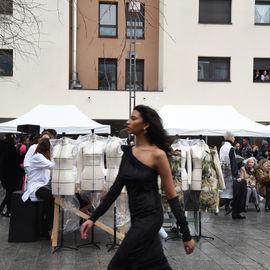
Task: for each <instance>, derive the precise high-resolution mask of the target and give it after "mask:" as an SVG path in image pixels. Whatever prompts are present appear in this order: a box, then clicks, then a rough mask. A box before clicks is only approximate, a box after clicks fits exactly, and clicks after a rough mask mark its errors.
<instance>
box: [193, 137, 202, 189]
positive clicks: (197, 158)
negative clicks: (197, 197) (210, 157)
mask: <svg viewBox="0 0 270 270" xmlns="http://www.w3.org/2000/svg"><path fill="white" fill-rule="evenodd" d="M191 156H192V165H193V171H192V179H191V190H201V185H202V161H203V159H204V157H205V149H204V142H203V141H200V142H198V143H197V144H195V145H192V146H191Z"/></svg>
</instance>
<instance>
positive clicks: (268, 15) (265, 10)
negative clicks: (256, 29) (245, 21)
mask: <svg viewBox="0 0 270 270" xmlns="http://www.w3.org/2000/svg"><path fill="white" fill-rule="evenodd" d="M255 24H270V2H269V1H255Z"/></svg>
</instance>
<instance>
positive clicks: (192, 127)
mask: <svg viewBox="0 0 270 270" xmlns="http://www.w3.org/2000/svg"><path fill="white" fill-rule="evenodd" d="M159 115H160V117H161V118H162V120H163V125H164V128H165V129H166V130H167V132H168V134H169V135H181V136H182V135H183V136H197V135H203V136H223V135H224V133H225V132H226V131H227V130H229V131H231V132H232V133H233V134H234V135H235V136H240V137H244V136H247V137H270V130H269V128H267V127H266V126H264V125H262V124H259V123H256V122H255V121H252V120H250V119H248V118H247V117H245V116H243V115H242V114H240V113H239V112H238V111H236V110H235V109H234V108H233V107H232V106H203V105H202V106H201V105H164V106H163V107H162V108H161V109H160V110H159Z"/></svg>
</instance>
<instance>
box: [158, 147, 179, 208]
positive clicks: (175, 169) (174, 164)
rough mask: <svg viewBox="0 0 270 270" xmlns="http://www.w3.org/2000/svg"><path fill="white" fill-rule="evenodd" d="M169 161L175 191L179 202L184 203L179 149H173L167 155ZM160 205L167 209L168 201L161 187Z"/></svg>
mask: <svg viewBox="0 0 270 270" xmlns="http://www.w3.org/2000/svg"><path fill="white" fill-rule="evenodd" d="M169 162H170V166H171V170H172V178H173V181H174V186H175V191H176V193H177V195H178V197H179V200H180V202H181V204H182V205H183V204H184V195H183V191H182V179H181V151H180V150H176V151H173V152H172V153H171V154H170V156H169ZM161 197H162V206H163V210H164V211H165V212H167V211H168V207H169V205H168V202H167V199H166V195H165V192H164V189H163V188H162V189H161Z"/></svg>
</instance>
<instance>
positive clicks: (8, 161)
mask: <svg viewBox="0 0 270 270" xmlns="http://www.w3.org/2000/svg"><path fill="white" fill-rule="evenodd" d="M1 148H2V149H1V158H0V179H1V183H2V186H3V188H4V189H5V190H6V196H5V198H4V200H3V201H2V203H1V205H0V212H1V215H5V216H7V217H10V210H11V195H12V192H14V191H16V190H20V189H22V183H23V176H24V170H23V168H22V167H21V166H20V159H19V156H18V154H17V151H16V148H15V145H14V138H13V137H12V135H7V136H6V139H5V140H3V141H2V143H1ZM5 206H7V210H6V212H4V208H5Z"/></svg>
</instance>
